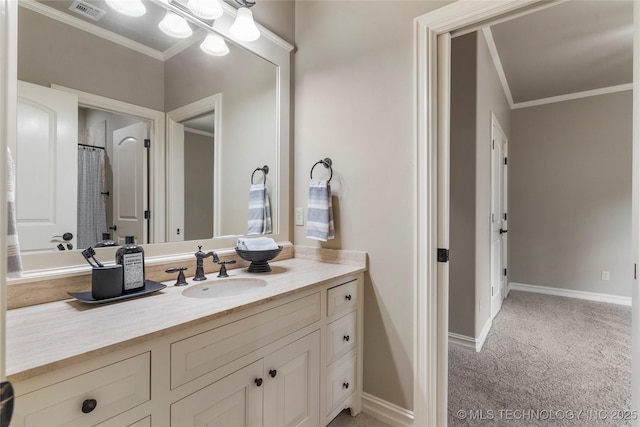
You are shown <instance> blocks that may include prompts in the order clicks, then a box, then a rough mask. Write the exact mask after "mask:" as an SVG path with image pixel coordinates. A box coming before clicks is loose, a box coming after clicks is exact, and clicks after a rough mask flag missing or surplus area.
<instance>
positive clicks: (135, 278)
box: [122, 253, 144, 291]
mask: <svg viewBox="0 0 640 427" xmlns="http://www.w3.org/2000/svg"><path fill="white" fill-rule="evenodd" d="M122 267H123V270H124V290H125V291H129V290H133V289H139V288H142V287H144V256H143V254H142V253H135V254H124V255H123V256H122Z"/></svg>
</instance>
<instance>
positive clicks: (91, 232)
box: [78, 145, 108, 248]
mask: <svg viewBox="0 0 640 427" xmlns="http://www.w3.org/2000/svg"><path fill="white" fill-rule="evenodd" d="M104 169H105V151H104V149H102V148H93V147H86V146H82V145H79V146H78V248H88V247H89V246H94V245H95V244H96V243H97V242H99V241H100V240H102V233H105V232H107V231H108V229H107V217H106V207H105V200H104V198H105V197H106V196H105V195H104V194H102V193H103V192H104V191H105V190H104V177H105V171H104Z"/></svg>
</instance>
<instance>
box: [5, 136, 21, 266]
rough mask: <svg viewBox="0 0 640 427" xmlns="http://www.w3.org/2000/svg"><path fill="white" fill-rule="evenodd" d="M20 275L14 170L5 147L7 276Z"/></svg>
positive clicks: (9, 154)
mask: <svg viewBox="0 0 640 427" xmlns="http://www.w3.org/2000/svg"><path fill="white" fill-rule="evenodd" d="M21 275H22V258H21V257H20V244H19V242H18V227H17V225H16V170H15V166H14V164H13V158H12V157H11V151H9V147H7V277H20V276H21Z"/></svg>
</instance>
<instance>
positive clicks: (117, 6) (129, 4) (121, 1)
mask: <svg viewBox="0 0 640 427" xmlns="http://www.w3.org/2000/svg"><path fill="white" fill-rule="evenodd" d="M107 5H108V6H109V7H110V8H111V9H113V10H115V11H116V12H118V13H120V14H122V15H126V16H133V17H135V18H137V17H139V16H142V15H144V14H145V13H147V8H146V7H144V5H143V4H142V1H140V0H107Z"/></svg>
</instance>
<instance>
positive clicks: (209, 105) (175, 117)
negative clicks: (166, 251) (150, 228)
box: [166, 93, 222, 240]
mask: <svg viewBox="0 0 640 427" xmlns="http://www.w3.org/2000/svg"><path fill="white" fill-rule="evenodd" d="M211 110H213V111H214V117H213V134H214V137H213V138H214V140H213V174H214V177H213V235H214V236H219V235H221V234H222V233H220V228H221V226H220V218H221V216H222V215H221V210H220V209H221V207H222V203H221V200H222V188H220V183H221V182H222V178H221V177H222V164H221V159H222V154H221V153H222V144H221V143H220V142H221V141H222V93H216V94H213V95H211V96H208V97H206V98H203V99H200V100H198V101H195V102H192V103H191V104H187V105H184V106H182V107H179V108H176V109H175V110H171V111H169V112H168V113H167V115H166V117H167V129H166V140H167V153H169V154H168V157H167V182H168V187H167V190H168V194H167V195H166V197H167V211H168V213H167V215H168V218H167V227H166V229H167V232H166V233H167V234H166V237H168V240H171V238H172V230H173V229H175V218H180V214H179V213H178V211H177V210H176V209H179V208H181V206H180V204H179V202H180V201H181V202H182V204H184V190H183V192H182V198H178V200H177V201H176V200H172V198H173V195H174V194H179V193H176V191H179V190H178V188H177V187H176V185H182V186H183V187H184V147H177V145H176V144H175V142H174V140H173V137H172V132H171V130H172V127H173V125H174V124H176V123H181V122H183V121H185V120H189V119H193V118H195V117H198V116H200V115H202V114H205V113H207V112H210V111H211ZM180 162H182V164H180ZM181 169H182V179H180V178H179V176H180V173H179V171H180V170H181ZM176 175H178V177H177V178H176ZM181 218H182V221H181V222H182V223H184V212H183V213H182V217H181ZM183 225H184V224H183ZM183 229H184V227H183Z"/></svg>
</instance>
